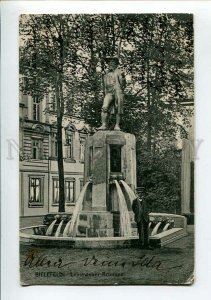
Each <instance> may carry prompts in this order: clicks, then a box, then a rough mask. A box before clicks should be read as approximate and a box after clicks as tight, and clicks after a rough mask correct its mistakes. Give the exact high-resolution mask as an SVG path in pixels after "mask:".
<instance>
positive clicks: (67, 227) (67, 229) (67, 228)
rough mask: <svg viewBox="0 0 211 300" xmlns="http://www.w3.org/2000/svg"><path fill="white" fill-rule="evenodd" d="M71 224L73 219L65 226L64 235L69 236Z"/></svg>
mask: <svg viewBox="0 0 211 300" xmlns="http://www.w3.org/2000/svg"><path fill="white" fill-rule="evenodd" d="M70 224H71V219H70V220H69V222H67V224H66V226H65V228H64V231H63V236H64V237H67V236H68V232H69V229H70Z"/></svg>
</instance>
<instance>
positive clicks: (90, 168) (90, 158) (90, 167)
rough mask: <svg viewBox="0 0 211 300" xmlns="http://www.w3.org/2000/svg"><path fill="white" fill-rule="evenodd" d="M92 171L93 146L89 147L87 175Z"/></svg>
mask: <svg viewBox="0 0 211 300" xmlns="http://www.w3.org/2000/svg"><path fill="white" fill-rule="evenodd" d="M92 173H93V147H90V148H89V176H91V175H92Z"/></svg>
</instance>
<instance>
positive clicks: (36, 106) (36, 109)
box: [33, 98, 40, 121]
mask: <svg viewBox="0 0 211 300" xmlns="http://www.w3.org/2000/svg"><path fill="white" fill-rule="evenodd" d="M33 119H34V120H35V121H40V101H39V100H38V99H37V98H35V99H33Z"/></svg>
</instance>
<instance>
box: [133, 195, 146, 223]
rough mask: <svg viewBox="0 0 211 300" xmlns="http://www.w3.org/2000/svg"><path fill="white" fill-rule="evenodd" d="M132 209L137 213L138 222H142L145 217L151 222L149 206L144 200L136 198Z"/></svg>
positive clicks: (136, 219)
mask: <svg viewBox="0 0 211 300" xmlns="http://www.w3.org/2000/svg"><path fill="white" fill-rule="evenodd" d="M132 210H133V212H134V214H135V221H136V223H139V222H141V221H142V220H143V219H144V221H146V222H149V208H148V206H147V204H146V202H145V201H144V200H142V201H140V200H139V199H138V198H136V199H134V200H133V203H132Z"/></svg>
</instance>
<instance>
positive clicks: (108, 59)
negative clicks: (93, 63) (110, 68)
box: [106, 56, 119, 65]
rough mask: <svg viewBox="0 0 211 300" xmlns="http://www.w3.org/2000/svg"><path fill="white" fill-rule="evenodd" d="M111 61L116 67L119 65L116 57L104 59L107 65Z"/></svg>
mask: <svg viewBox="0 0 211 300" xmlns="http://www.w3.org/2000/svg"><path fill="white" fill-rule="evenodd" d="M111 61H114V62H115V63H116V64H117V65H118V64H119V59H118V57H116V56H109V57H106V62H107V63H109V62H111Z"/></svg>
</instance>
